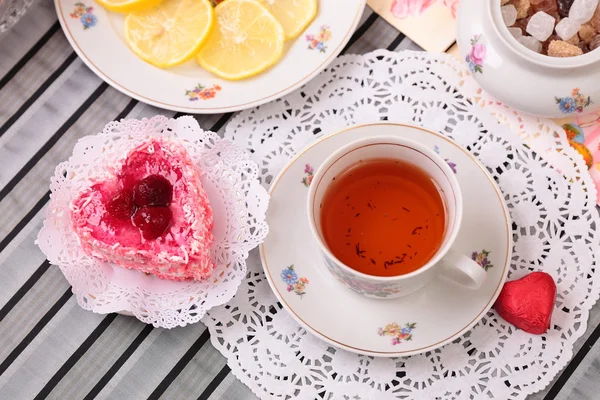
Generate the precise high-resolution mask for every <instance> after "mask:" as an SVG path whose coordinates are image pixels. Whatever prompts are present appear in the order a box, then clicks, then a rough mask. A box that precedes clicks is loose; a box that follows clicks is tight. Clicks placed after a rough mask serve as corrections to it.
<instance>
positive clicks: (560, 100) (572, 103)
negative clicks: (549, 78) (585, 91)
mask: <svg viewBox="0 0 600 400" xmlns="http://www.w3.org/2000/svg"><path fill="white" fill-rule="evenodd" d="M554 100H556V104H558V108H559V109H560V111H561V112H562V113H563V114H572V113H574V112H578V113H581V112H583V109H584V108H586V107H587V106H589V105H590V104H592V103H593V101H592V98H591V97H590V96H588V97H585V96H584V95H582V94H581V93H580V92H579V88H575V89H573V91H572V92H571V96H570V97H568V96H567V97H555V98H554Z"/></svg>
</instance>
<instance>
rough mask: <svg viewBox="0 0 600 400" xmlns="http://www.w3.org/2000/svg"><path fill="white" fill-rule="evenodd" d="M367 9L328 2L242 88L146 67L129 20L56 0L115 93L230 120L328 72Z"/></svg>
mask: <svg viewBox="0 0 600 400" xmlns="http://www.w3.org/2000/svg"><path fill="white" fill-rule="evenodd" d="M365 2H366V0H320V1H319V10H318V13H317V16H316V18H315V20H314V21H313V22H312V23H311V24H310V25H309V26H308V28H306V30H305V31H304V33H303V34H301V35H300V36H299V37H298V38H296V39H295V40H293V41H290V42H288V43H286V46H285V54H284V56H283V57H282V58H281V60H280V61H279V63H277V64H276V65H275V66H274V67H272V68H271V69H269V70H268V71H266V72H264V73H262V74H260V75H258V76H256V77H254V78H249V79H246V80H242V81H235V82H232V81H226V80H223V79H219V78H217V77H216V76H214V75H212V74H211V73H209V72H208V71H205V70H204V69H202V68H201V67H200V66H199V65H198V64H197V63H196V61H195V60H192V61H189V62H188V63H186V64H183V65H180V66H177V67H174V68H170V69H160V68H156V67H154V66H152V65H150V64H148V63H146V62H144V61H142V60H141V59H139V58H138V57H137V56H136V55H135V54H133V52H132V51H131V50H129V47H128V46H127V43H126V42H125V40H124V35H123V20H124V16H123V15H122V14H117V13H111V12H107V11H106V10H104V8H102V7H101V6H99V5H97V4H96V3H95V2H94V1H92V0H55V5H56V11H57V13H58V19H59V21H60V23H61V25H62V28H63V31H64V32H65V35H66V36H67V39H68V40H69V43H71V46H73V49H75V51H76V52H77V54H78V55H79V57H80V58H81V59H82V60H83V62H85V63H86V65H87V66H88V67H90V68H91V70H92V71H94V72H95V73H96V74H97V75H98V76H99V77H100V78H102V79H103V80H104V81H106V82H107V83H108V84H110V85H111V86H113V87H114V88H115V89H117V90H119V91H121V92H123V93H125V94H126V95H128V96H131V97H133V98H135V99H137V100H139V101H142V102H144V103H148V104H151V105H154V106H157V107H161V108H166V109H169V110H174V111H180V112H186V113H224V112H230V111H237V110H242V109H245V108H250V107H255V106H258V105H260V104H263V103H266V102H269V101H272V100H275V99H277V98H279V97H281V96H284V95H286V94H287V93H289V92H291V91H292V90H294V89H296V88H298V87H300V86H302V85H303V84H305V83H306V82H308V81H309V80H310V79H312V78H313V77H314V76H315V75H317V74H318V73H319V72H321V71H322V70H323V69H324V68H325V67H326V66H327V65H328V64H329V63H330V62H331V61H333V59H334V58H335V57H336V56H337V55H338V54H339V53H340V52H341V51H342V49H343V48H344V46H345V45H346V43H347V42H348V40H349V39H350V37H351V35H352V33H353V32H354V30H355V29H356V26H357V24H358V22H359V20H360V17H361V15H362V12H363V10H364V7H365ZM90 8H91V10H90ZM321 29H326V30H327V31H328V32H330V33H331V35H330V38H329V39H328V40H326V41H324V42H319V41H317V42H311V41H310V40H309V38H308V36H310V35H312V36H318V35H319V33H320V32H321ZM319 43H320V44H319ZM198 85H200V86H201V87H203V88H204V89H203V90H204V91H203V93H204V94H205V95H204V97H200V96H198V95H196V94H195V93H196V92H194V89H195V88H197V87H198Z"/></svg>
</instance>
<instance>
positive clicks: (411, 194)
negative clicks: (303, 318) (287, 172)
mask: <svg viewBox="0 0 600 400" xmlns="http://www.w3.org/2000/svg"><path fill="white" fill-rule="evenodd" d="M462 214H463V201H462V195H461V191H460V187H459V185H458V181H457V179H456V176H455V174H454V173H453V171H452V169H451V168H450V167H449V166H448V164H447V163H446V162H445V161H444V160H443V159H442V158H441V157H440V156H439V155H437V154H436V153H435V152H434V151H432V150H430V149H429V148H427V147H425V146H424V145H422V144H420V143H417V142H415V141H413V140H409V139H405V138H401V137H396V136H372V137H367V138H363V139H359V140H356V141H354V142H352V143H350V144H348V145H346V146H344V147H342V148H340V149H339V150H338V151H336V152H335V153H333V154H332V155H331V156H329V157H328V158H327V159H326V160H325V161H324V162H323V163H322V164H321V166H320V167H319V168H318V169H317V171H316V173H315V174H314V177H313V180H312V183H311V185H310V188H309V192H308V218H309V224H310V227H311V230H312V232H313V234H314V236H315V238H316V240H317V242H318V244H319V246H320V248H321V251H322V254H323V259H324V264H325V266H326V268H327V269H328V270H329V271H330V272H331V273H332V274H333V276H334V277H335V278H336V279H337V280H338V281H339V282H341V283H342V284H344V285H345V286H347V287H349V288H350V289H352V290H353V291H355V292H357V293H360V294H362V295H364V296H367V297H371V298H397V297H401V296H405V295H408V294H410V293H413V292H415V291H417V290H419V289H421V288H422V287H423V286H425V285H426V284H427V283H428V282H429V281H430V280H431V279H432V278H433V277H434V276H436V275H442V276H443V277H445V278H447V279H450V280H452V281H454V282H456V283H458V284H460V285H463V286H465V287H466V288H469V289H477V288H479V287H481V285H482V284H483V282H484V281H485V278H486V272H485V271H484V269H483V268H482V267H481V266H480V265H478V264H477V263H476V262H475V261H473V260H472V259H471V258H470V257H468V256H467V255H464V254H461V253H460V252H458V251H456V250H454V249H453V248H452V245H453V243H454V240H455V239H456V236H457V234H458V231H459V229H460V224H461V220H462Z"/></svg>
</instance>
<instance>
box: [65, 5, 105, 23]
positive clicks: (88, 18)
mask: <svg viewBox="0 0 600 400" xmlns="http://www.w3.org/2000/svg"><path fill="white" fill-rule="evenodd" d="M93 12H94V7H86V5H85V4H83V3H75V8H74V9H73V12H72V13H70V14H69V15H70V16H71V18H76V19H79V21H81V25H83V29H84V30H85V29H89V28H93V27H94V26H96V24H97V23H98V17H96V16H95V15H94V14H93Z"/></svg>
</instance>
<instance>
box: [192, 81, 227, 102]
mask: <svg viewBox="0 0 600 400" xmlns="http://www.w3.org/2000/svg"><path fill="white" fill-rule="evenodd" d="M220 91H221V86H219V85H212V87H206V86H204V85H201V84H197V85H196V87H195V88H193V89H192V90H186V91H185V95H186V96H187V97H188V100H189V101H196V100H200V99H202V100H208V99H212V98H214V97H215V96H216V95H217V92H220Z"/></svg>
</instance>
